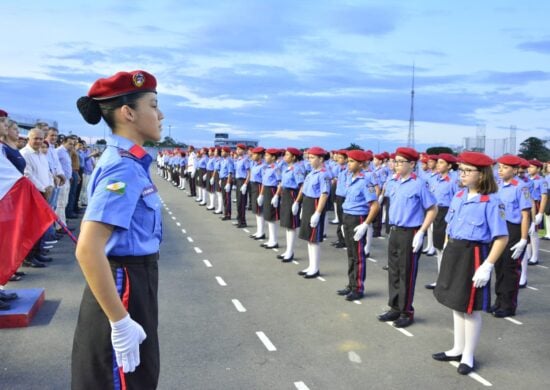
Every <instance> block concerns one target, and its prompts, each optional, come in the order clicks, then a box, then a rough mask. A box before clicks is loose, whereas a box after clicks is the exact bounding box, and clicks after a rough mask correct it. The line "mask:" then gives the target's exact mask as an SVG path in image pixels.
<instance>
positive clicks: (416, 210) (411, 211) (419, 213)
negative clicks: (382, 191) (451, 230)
mask: <svg viewBox="0 0 550 390" xmlns="http://www.w3.org/2000/svg"><path fill="white" fill-rule="evenodd" d="M389 195H390V209H389V217H390V225H396V226H399V227H408V228H410V227H418V226H421V225H422V222H424V217H425V214H426V210H427V209H429V208H430V207H432V206H434V205H435V197H434V195H433V194H432V193H431V192H430V189H429V188H428V183H427V182H426V181H425V180H423V179H421V178H420V177H418V176H416V175H415V174H414V173H412V174H411V176H409V177H408V178H407V180H405V181H402V180H401V179H400V178H399V177H396V182H395V184H393V185H392V186H391V189H390V193H389Z"/></svg>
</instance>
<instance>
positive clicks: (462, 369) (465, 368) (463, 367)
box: [456, 363, 474, 375]
mask: <svg viewBox="0 0 550 390" xmlns="http://www.w3.org/2000/svg"><path fill="white" fill-rule="evenodd" d="M472 371H474V368H473V367H470V366H469V365H467V364H466V363H460V364H459V365H458V368H457V369H456V372H458V373H459V374H460V375H468V374H469V373H470V372H472Z"/></svg>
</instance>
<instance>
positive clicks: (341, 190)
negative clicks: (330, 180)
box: [335, 164, 351, 197]
mask: <svg viewBox="0 0 550 390" xmlns="http://www.w3.org/2000/svg"><path fill="white" fill-rule="evenodd" d="M338 168H339V172H338V181H337V182H336V190H335V194H336V195H337V196H341V197H345V196H346V186H347V184H348V183H347V181H348V180H349V179H350V178H351V173H350V172H349V171H348V167H347V164H344V165H341V166H339V167H338Z"/></svg>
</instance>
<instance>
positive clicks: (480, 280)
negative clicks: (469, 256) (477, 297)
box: [472, 260, 494, 288]
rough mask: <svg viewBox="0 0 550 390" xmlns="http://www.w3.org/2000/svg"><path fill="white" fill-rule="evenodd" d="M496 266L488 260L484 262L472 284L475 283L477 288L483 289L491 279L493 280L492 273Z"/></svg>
mask: <svg viewBox="0 0 550 390" xmlns="http://www.w3.org/2000/svg"><path fill="white" fill-rule="evenodd" d="M493 267H494V265H493V264H491V263H489V262H488V261H487V260H486V261H484V262H483V264H481V265H480V266H479V268H478V269H477V271H476V273H475V274H474V277H473V278H472V282H474V287H475V288H480V287H483V286H485V285H486V284H487V282H488V281H489V279H491V272H492V271H493Z"/></svg>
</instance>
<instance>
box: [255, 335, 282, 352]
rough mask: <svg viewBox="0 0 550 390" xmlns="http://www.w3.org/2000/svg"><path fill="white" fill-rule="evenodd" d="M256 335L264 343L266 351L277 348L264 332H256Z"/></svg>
mask: <svg viewBox="0 0 550 390" xmlns="http://www.w3.org/2000/svg"><path fill="white" fill-rule="evenodd" d="M256 336H258V338H259V339H260V341H261V342H262V343H263V344H264V345H265V347H266V348H267V350H268V351H270V352H273V351H276V350H277V348H275V346H274V345H273V343H272V342H271V340H269V338H268V337H267V336H266V335H265V333H264V332H256Z"/></svg>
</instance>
